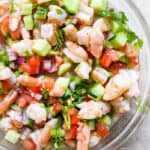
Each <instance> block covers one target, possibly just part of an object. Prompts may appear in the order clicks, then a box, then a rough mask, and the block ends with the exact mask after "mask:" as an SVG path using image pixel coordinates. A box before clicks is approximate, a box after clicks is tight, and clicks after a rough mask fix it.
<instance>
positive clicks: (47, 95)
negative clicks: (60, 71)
mask: <svg viewBox="0 0 150 150" xmlns="http://www.w3.org/2000/svg"><path fill="white" fill-rule="evenodd" d="M42 95H43V98H44V99H48V98H49V92H48V91H47V89H45V88H43V89H42Z"/></svg>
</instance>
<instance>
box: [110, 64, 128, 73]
mask: <svg viewBox="0 0 150 150" xmlns="http://www.w3.org/2000/svg"><path fill="white" fill-rule="evenodd" d="M125 68H127V66H126V65H124V64H122V63H121V62H116V63H113V64H112V65H111V66H110V67H109V71H111V72H112V73H113V74H117V73H118V72H119V70H120V69H125Z"/></svg>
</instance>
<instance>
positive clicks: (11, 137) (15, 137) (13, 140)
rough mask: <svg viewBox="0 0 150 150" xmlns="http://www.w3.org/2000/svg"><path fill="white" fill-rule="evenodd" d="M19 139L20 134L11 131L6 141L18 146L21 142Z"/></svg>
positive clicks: (7, 134)
mask: <svg viewBox="0 0 150 150" xmlns="http://www.w3.org/2000/svg"><path fill="white" fill-rule="evenodd" d="M19 138H20V134H19V133H17V132H16V131H14V130H9V131H8V132H7V133H6V135H5V139H6V140H7V141H9V142H10V143H12V144H16V143H17V142H18V141H19Z"/></svg>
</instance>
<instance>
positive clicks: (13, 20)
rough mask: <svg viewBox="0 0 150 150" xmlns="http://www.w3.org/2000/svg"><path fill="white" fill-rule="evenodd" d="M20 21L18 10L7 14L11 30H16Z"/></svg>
mask: <svg viewBox="0 0 150 150" xmlns="http://www.w3.org/2000/svg"><path fill="white" fill-rule="evenodd" d="M20 21H21V13H18V12H16V13H12V14H11V15H10V16H9V29H10V30H11V31H16V30H17V28H18V27H19V24H20Z"/></svg>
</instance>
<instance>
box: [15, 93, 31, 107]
mask: <svg viewBox="0 0 150 150" xmlns="http://www.w3.org/2000/svg"><path fill="white" fill-rule="evenodd" d="M17 104H18V105H19V106H20V107H21V108H25V107H27V106H28V104H29V103H28V101H27V99H26V96H24V95H22V96H20V97H19V98H18V100H17Z"/></svg>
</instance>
